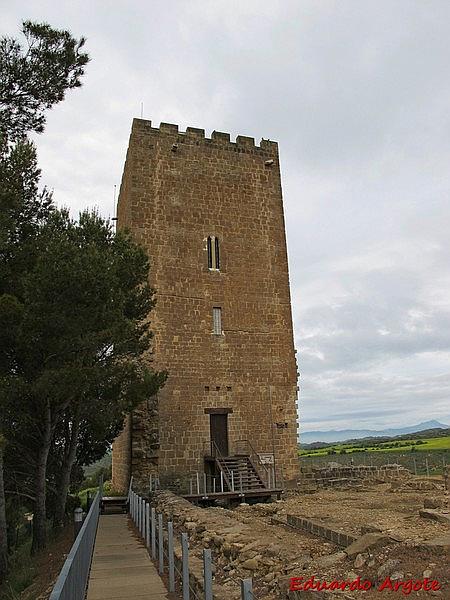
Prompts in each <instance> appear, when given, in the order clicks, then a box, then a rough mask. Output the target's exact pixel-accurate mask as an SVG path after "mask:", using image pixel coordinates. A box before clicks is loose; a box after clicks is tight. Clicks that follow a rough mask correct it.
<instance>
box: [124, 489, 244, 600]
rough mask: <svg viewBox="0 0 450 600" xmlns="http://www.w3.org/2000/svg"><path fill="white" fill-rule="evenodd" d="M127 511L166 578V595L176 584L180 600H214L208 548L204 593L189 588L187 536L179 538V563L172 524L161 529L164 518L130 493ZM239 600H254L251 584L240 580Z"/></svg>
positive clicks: (140, 498) (182, 534)
mask: <svg viewBox="0 0 450 600" xmlns="http://www.w3.org/2000/svg"><path fill="white" fill-rule="evenodd" d="M129 499H130V502H129V511H130V516H131V519H132V520H133V522H134V524H135V525H136V527H137V529H138V531H139V534H140V536H141V538H142V540H143V542H144V543H145V545H146V547H147V548H148V550H149V553H150V556H151V557H152V559H153V560H154V561H155V562H157V567H158V572H159V574H160V575H163V574H164V573H167V574H168V579H169V592H175V591H176V587H177V584H178V587H179V591H180V592H181V593H182V597H183V600H190V599H191V598H193V599H195V600H213V564H212V554H211V550H210V549H209V548H204V549H203V585H202V588H203V591H202V592H199V590H198V589H195V588H194V587H192V582H191V578H190V574H189V539H188V534H187V533H185V532H183V533H181V535H180V546H181V559H180V558H178V559H177V557H176V555H175V550H174V541H175V540H174V531H173V522H172V521H170V520H168V521H166V527H165V528H164V521H163V514H162V513H158V512H156V510H155V508H154V507H153V506H150V504H149V502H148V501H147V500H146V499H145V498H143V497H142V496H140V495H138V494H136V493H135V492H134V491H132V490H130V495H129ZM241 600H253V586H252V580H251V579H250V578H249V579H243V580H241Z"/></svg>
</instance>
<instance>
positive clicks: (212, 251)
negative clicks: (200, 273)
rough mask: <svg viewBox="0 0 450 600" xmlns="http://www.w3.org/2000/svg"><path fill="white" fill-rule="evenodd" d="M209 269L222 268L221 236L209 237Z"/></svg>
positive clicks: (216, 269)
mask: <svg viewBox="0 0 450 600" xmlns="http://www.w3.org/2000/svg"><path fill="white" fill-rule="evenodd" d="M207 250H208V269H212V270H213V271H219V270H220V254H219V238H218V237H216V236H214V235H209V236H208V239H207Z"/></svg>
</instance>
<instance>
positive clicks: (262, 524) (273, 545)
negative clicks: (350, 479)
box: [193, 484, 450, 600]
mask: <svg viewBox="0 0 450 600" xmlns="http://www.w3.org/2000/svg"><path fill="white" fill-rule="evenodd" d="M394 487H395V486H394ZM434 487H435V489H432V490H429V489H428V490H415V489H411V488H405V489H400V490H392V487H391V484H374V485H372V486H370V487H365V488H362V489H361V488H358V489H357V490H356V489H354V490H353V489H347V490H337V489H322V490H320V491H317V492H315V493H312V494H298V493H297V492H288V493H287V494H286V496H285V498H284V499H283V500H281V501H279V502H274V503H271V504H257V505H253V506H251V505H250V506H249V505H240V506H238V507H237V508H236V509H234V510H223V509H218V508H207V509H204V510H205V511H207V512H208V513H209V514H210V515H211V516H213V515H215V514H217V512H218V511H219V512H221V514H224V516H225V515H226V516H227V517H230V518H232V519H233V520H234V521H235V522H236V523H237V524H238V523H241V524H242V529H241V530H240V529H239V527H237V528H236V531H241V539H237V541H238V542H241V545H242V546H243V549H242V552H243V553H244V554H245V556H244V557H240V556H235V557H234V560H232V561H231V562H230V561H229V560H226V559H225V558H224V557H223V556H218V557H217V560H216V561H215V562H216V574H215V580H216V582H217V583H218V584H220V585H225V586H228V585H229V586H232V584H237V583H238V582H239V579H241V578H243V577H252V578H253V584H254V597H255V599H260V600H272V599H276V598H283V597H287V594H286V591H287V589H288V587H289V582H290V578H291V577H303V578H304V579H303V582H304V581H306V580H307V579H308V578H310V577H311V576H314V578H315V581H324V580H326V581H328V582H330V581H332V580H338V581H342V580H348V581H353V580H354V579H357V577H360V578H361V579H360V581H361V582H362V581H364V580H367V581H370V582H371V589H370V590H368V591H362V590H354V591H352V590H350V589H348V588H347V589H345V591H334V592H331V593H330V592H326V593H324V592H318V591H313V592H309V593H305V592H302V593H301V594H298V595H296V594H294V593H291V594H290V596H289V597H291V596H292V597H293V598H299V599H300V598H301V599H303V598H311V600H319V599H320V600H321V599H322V597H324V598H326V599H327V600H328V599H330V600H331V598H333V599H334V598H341V599H342V598H347V599H350V598H359V597H360V598H365V599H366V600H375V599H378V600H380V599H381V598H383V597H392V598H395V597H396V598H402V597H410V598H442V600H450V554H449V546H448V545H447V547H439V548H430V547H428V546H427V542H428V541H433V540H436V539H440V538H442V537H445V536H449V543H450V526H449V524H446V523H442V522H438V521H432V520H429V519H425V518H423V517H421V516H420V515H419V510H420V509H422V508H423V505H424V500H425V498H434V499H438V500H440V502H442V503H444V506H443V508H442V509H441V510H442V512H443V513H445V512H446V511H448V494H447V493H446V492H444V489H443V485H436V486H434ZM437 488H438V489H437ZM287 514H292V515H297V516H301V517H304V518H307V519H311V520H314V521H316V522H319V523H320V524H323V525H324V526H326V527H329V528H332V529H335V530H339V531H343V532H345V533H349V534H353V535H354V536H355V537H358V538H359V537H360V536H361V535H362V534H363V533H364V528H365V527H368V526H369V527H370V528H373V529H375V528H376V529H378V530H380V532H381V533H382V534H383V535H384V536H385V537H386V538H391V539H387V541H385V542H384V543H382V544H381V545H380V546H379V547H375V548H369V549H366V550H364V551H362V552H360V553H358V554H357V555H354V556H352V557H351V558H350V557H349V556H347V555H346V554H345V553H344V552H343V550H344V549H343V548H340V547H338V546H336V545H334V544H332V543H330V542H328V541H326V540H325V539H322V538H320V537H317V536H316V535H312V534H310V533H307V532H305V531H302V530H296V529H293V528H291V527H289V526H288V525H287V524H286V525H284V524H283V521H285V520H286V516H287ZM447 514H449V513H447ZM249 527H250V530H249ZM244 531H245V533H244ZM202 541H203V542H204V539H203V540H201V539H199V547H198V549H195V548H193V550H194V552H196V550H197V551H198V553H199V556H200V546H201V545H202ZM252 542H254V543H255V544H256V546H254V547H253V548H252V550H253V551H254V552H252V551H251V550H249V548H250V547H251V544H252ZM252 554H256V557H255V560H257V562H258V563H259V564H258V567H257V568H255V570H254V571H248V570H246V569H245V566H244V565H245V562H244V561H243V559H244V558H246V559H247V563H248V557H250V559H251V558H252ZM386 577H389V578H390V583H388V584H386V589H384V590H383V591H380V590H379V589H378V587H379V586H380V585H381V584H382V582H383V581H385V580H386ZM425 577H427V578H428V580H429V582H431V581H432V580H437V582H438V584H437V585H435V587H439V589H436V590H434V591H432V590H428V591H423V590H421V591H414V590H412V591H411V590H410V591H408V584H407V582H408V580H414V581H416V580H423V579H424V578H425ZM395 582H405V583H404V585H401V586H400V587H399V589H398V590H397V591H391V590H390V589H389V586H390V585H392V586H394V585H395ZM430 585H431V583H429V584H428V586H430ZM230 591H231V587H230Z"/></svg>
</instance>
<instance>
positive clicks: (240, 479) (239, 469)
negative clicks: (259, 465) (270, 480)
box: [216, 455, 267, 491]
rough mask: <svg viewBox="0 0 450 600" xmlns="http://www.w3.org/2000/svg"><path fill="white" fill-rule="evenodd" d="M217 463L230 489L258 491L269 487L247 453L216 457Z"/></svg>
mask: <svg viewBox="0 0 450 600" xmlns="http://www.w3.org/2000/svg"><path fill="white" fill-rule="evenodd" d="M216 465H217V467H218V468H219V470H220V471H221V472H222V473H223V477H224V479H225V482H226V484H227V486H228V489H229V490H230V491H232V490H233V484H234V490H235V491H241V489H242V491H258V490H265V489H267V488H266V486H265V484H264V482H263V480H262V479H261V477H260V476H259V474H258V471H257V470H256V468H255V465H254V464H253V462H252V461H251V459H250V457H249V456H247V455H235V456H220V457H216Z"/></svg>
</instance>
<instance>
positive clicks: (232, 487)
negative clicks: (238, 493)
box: [231, 471, 234, 492]
mask: <svg viewBox="0 0 450 600" xmlns="http://www.w3.org/2000/svg"><path fill="white" fill-rule="evenodd" d="M231 490H232V491H233V492H234V471H231Z"/></svg>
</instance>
